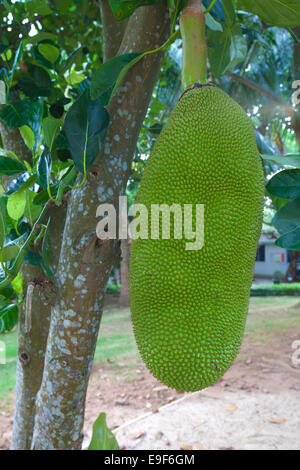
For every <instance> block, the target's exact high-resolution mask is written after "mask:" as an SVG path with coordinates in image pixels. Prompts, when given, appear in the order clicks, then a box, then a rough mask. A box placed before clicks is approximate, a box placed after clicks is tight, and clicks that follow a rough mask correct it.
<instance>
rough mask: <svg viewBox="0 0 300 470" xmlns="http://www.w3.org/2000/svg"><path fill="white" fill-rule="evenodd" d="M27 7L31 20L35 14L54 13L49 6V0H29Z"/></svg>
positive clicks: (26, 3)
mask: <svg viewBox="0 0 300 470" xmlns="http://www.w3.org/2000/svg"><path fill="white" fill-rule="evenodd" d="M25 8H26V10H27V12H28V15H29V19H30V20H31V19H32V18H33V17H34V15H35V14H37V15H50V14H51V13H53V11H52V10H51V8H50V7H49V6H48V2H47V0H27V1H26V2H25Z"/></svg>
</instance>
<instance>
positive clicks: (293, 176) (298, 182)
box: [267, 169, 300, 199]
mask: <svg viewBox="0 0 300 470" xmlns="http://www.w3.org/2000/svg"><path fill="white" fill-rule="evenodd" d="M267 190H268V191H269V193H271V194H274V195H275V196H278V197H281V198H284V199H296V198H297V197H300V170H298V169H297V170H284V171H281V172H280V173H277V174H276V175H275V176H273V178H272V179H271V180H270V181H269V183H268V184H267Z"/></svg>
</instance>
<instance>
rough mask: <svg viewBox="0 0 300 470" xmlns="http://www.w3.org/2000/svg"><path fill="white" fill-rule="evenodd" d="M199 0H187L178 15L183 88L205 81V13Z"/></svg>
mask: <svg viewBox="0 0 300 470" xmlns="http://www.w3.org/2000/svg"><path fill="white" fill-rule="evenodd" d="M201 4H202V2H201V0H189V3H188V6H187V7H186V8H185V9H184V10H183V12H182V13H181V17H180V32H181V37H182V85H183V89H184V90H186V89H187V88H189V87H191V86H193V85H194V84H195V83H206V79H207V64H206V62H207V45H206V40H205V15H204V13H203V10H202V6H201Z"/></svg>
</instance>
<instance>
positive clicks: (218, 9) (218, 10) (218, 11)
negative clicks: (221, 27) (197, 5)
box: [203, 0, 225, 21]
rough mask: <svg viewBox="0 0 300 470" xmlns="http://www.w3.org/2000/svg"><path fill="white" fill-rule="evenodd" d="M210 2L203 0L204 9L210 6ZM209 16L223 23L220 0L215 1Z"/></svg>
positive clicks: (210, 0)
mask: <svg viewBox="0 0 300 470" xmlns="http://www.w3.org/2000/svg"><path fill="white" fill-rule="evenodd" d="M211 2H212V0H203V5H204V6H205V8H208V7H209V6H210V5H211ZM209 14H210V15H212V16H214V17H215V18H216V19H217V20H220V21H225V10H224V7H223V4H222V0H217V1H216V3H215V4H214V6H213V7H212V9H211V10H210V12H209Z"/></svg>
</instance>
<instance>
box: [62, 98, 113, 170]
mask: <svg viewBox="0 0 300 470" xmlns="http://www.w3.org/2000/svg"><path fill="white" fill-rule="evenodd" d="M108 124H109V114H108V111H107V110H106V109H105V108H104V107H103V106H102V104H101V103H100V102H99V101H92V100H91V99H90V98H89V93H88V91H86V92H84V93H83V94H82V95H81V96H80V97H79V98H78V100H77V101H75V103H74V104H73V105H72V106H71V107H70V108H69V110H68V112H67V114H66V116H65V120H64V124H63V131H64V133H65V136H66V138H67V140H68V143H69V147H70V152H71V155H72V159H73V161H74V163H75V166H76V168H77V169H78V170H79V171H81V172H82V173H84V161H85V163H86V169H88V168H89V167H90V166H91V165H92V163H93V162H94V160H95V158H96V157H97V155H98V154H99V151H100V148H101V146H102V144H103V142H104V139H105V136H106V132H107V128H108Z"/></svg>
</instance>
